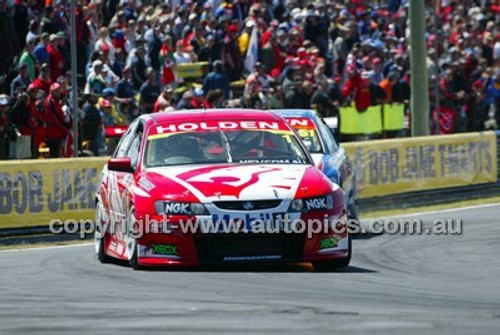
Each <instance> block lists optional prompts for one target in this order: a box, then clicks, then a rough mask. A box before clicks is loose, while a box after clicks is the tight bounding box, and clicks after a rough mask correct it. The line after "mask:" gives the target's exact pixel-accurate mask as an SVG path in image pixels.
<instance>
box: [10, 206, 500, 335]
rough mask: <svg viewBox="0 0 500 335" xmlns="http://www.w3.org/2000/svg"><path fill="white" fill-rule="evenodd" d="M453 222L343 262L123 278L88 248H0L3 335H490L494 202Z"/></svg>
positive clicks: (498, 321) (497, 244) (497, 297)
mask: <svg viewBox="0 0 500 335" xmlns="http://www.w3.org/2000/svg"><path fill="white" fill-rule="evenodd" d="M420 217H421V218H423V219H425V220H426V222H427V223H431V221H430V220H432V219H434V218H438V217H439V218H461V219H463V221H464V229H463V230H464V231H463V234H462V235H454V236H443V235H441V236H434V235H433V236H427V235H424V236H407V235H387V234H384V235H379V236H369V237H367V238H363V239H357V240H355V241H354V257H353V260H352V263H351V267H349V268H348V269H346V270H344V271H340V272H332V273H315V272H312V268H311V267H310V266H308V265H303V264H293V265H282V266H246V267H241V266H240V267H237V268H234V267H232V268H229V267H217V268H196V269H190V270H185V271H133V270H132V269H130V268H127V267H125V266H123V265H117V264H107V265H101V264H99V263H98V262H97V261H96V260H95V259H94V255H93V246H91V245H85V246H74V247H66V248H50V249H32V250H22V251H6V252H0V333H5V334H14V333H16V334H80V333H92V334H111V333H113V334H115V333H121V334H168V333H229V334H234V333H283V334H290V333H298V334H311V333H321V334H332V333H333V334H335V333H342V334H367V333H369V334H405V335H410V334H454V335H456V334H495V335H498V334H500V240H499V237H500V205H494V206H487V207H481V208H474V209H464V210H457V211H447V212H443V213H434V214H427V215H423V216H420Z"/></svg>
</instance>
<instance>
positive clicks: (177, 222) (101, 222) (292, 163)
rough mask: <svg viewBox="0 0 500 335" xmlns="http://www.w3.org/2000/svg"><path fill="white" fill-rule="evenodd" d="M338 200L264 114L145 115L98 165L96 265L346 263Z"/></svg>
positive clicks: (285, 131)
mask: <svg viewBox="0 0 500 335" xmlns="http://www.w3.org/2000/svg"><path fill="white" fill-rule="evenodd" d="M346 213H347V210H346V204H345V201H344V193H343V191H342V189H340V188H339V187H338V186H337V185H335V184H334V183H332V182H331V181H330V180H329V179H328V178H327V177H326V176H325V175H324V174H323V173H322V172H321V171H320V170H318V169H317V168H316V167H314V164H313V161H312V159H311V157H310V155H309V154H308V153H307V150H306V149H305V147H304V145H303V144H302V142H301V141H300V140H299V138H298V137H297V135H296V134H295V132H294V131H293V130H292V128H291V127H290V126H289V125H288V123H287V122H286V121H285V120H284V119H282V118H281V117H280V116H277V115H275V114H273V113H271V112H265V111H252V110H210V111H179V112H169V113H157V114H149V115H143V116H141V117H139V118H137V119H136V120H135V121H134V122H133V123H132V124H131V125H130V127H129V128H128V130H127V131H126V133H125V134H124V135H123V137H122V139H121V141H120V143H119V144H118V146H117V148H116V151H115V153H114V154H113V156H112V157H111V158H110V159H109V161H108V163H107V164H106V165H105V167H104V169H103V171H102V174H101V178H100V182H99V185H98V191H97V194H96V223H97V224H96V231H95V246H96V253H97V257H98V259H99V260H100V261H102V262H106V261H108V260H109V259H110V257H114V258H118V259H122V260H128V261H129V262H130V264H131V265H132V267H134V268H138V267H141V266H161V265H169V266H176V265H189V266H190V265H198V264H205V263H228V262H259V261H261V262H264V261H271V262H278V261H280V262H302V261H303V262H312V263H313V265H314V266H315V267H316V268H317V269H331V268H339V267H346V266H347V265H348V264H349V261H350V258H351V239H350V235H349V234H348V232H347V229H346V228H347V227H346V224H347V215H346Z"/></svg>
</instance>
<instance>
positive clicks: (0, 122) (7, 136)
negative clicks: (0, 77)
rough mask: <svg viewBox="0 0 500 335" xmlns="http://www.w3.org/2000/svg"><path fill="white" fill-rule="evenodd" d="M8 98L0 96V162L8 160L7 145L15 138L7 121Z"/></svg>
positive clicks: (12, 129)
mask: <svg viewBox="0 0 500 335" xmlns="http://www.w3.org/2000/svg"><path fill="white" fill-rule="evenodd" d="M9 109H10V107H9V97H8V96H7V95H5V94H1V95H0V160H2V159H8V158H9V144H10V142H11V141H13V140H14V139H15V137H16V130H15V129H14V127H13V126H12V123H11V122H10V120H9Z"/></svg>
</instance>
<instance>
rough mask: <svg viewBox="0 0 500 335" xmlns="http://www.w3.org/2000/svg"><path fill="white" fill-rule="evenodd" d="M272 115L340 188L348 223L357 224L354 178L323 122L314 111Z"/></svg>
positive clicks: (353, 173)
mask: <svg viewBox="0 0 500 335" xmlns="http://www.w3.org/2000/svg"><path fill="white" fill-rule="evenodd" d="M273 112H275V113H277V114H278V115H280V116H282V117H283V118H285V119H286V120H287V121H288V122H289V123H290V125H291V126H292V127H293V128H295V130H296V131H297V134H298V135H299V137H300V138H301V139H302V141H303V142H304V144H305V146H306V147H307V149H308V151H309V153H310V154H311V156H312V158H313V160H314V164H315V165H316V166H317V167H318V169H320V170H321V171H323V173H324V174H325V175H326V176H327V177H328V178H330V180H332V182H334V183H336V184H338V185H340V186H341V187H342V189H343V190H344V192H345V195H346V202H347V209H348V215H349V219H352V220H355V221H357V220H358V219H359V217H358V205H357V199H356V174H355V171H354V169H353V166H352V163H351V162H350V160H349V157H348V156H347V154H346V152H345V150H344V149H343V148H342V147H341V146H339V145H338V143H337V141H336V140H335V138H334V136H333V134H332V131H331V129H330V128H329V127H328V126H327V124H326V123H325V121H324V120H323V119H322V118H321V117H320V116H319V115H318V114H317V113H316V112H315V111H313V110H300V109H299V110H297V109H283V110H274V111H273Z"/></svg>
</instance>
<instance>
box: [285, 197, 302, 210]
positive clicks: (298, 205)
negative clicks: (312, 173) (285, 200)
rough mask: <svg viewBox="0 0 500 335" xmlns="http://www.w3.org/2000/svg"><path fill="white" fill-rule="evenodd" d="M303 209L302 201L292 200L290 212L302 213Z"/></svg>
mask: <svg viewBox="0 0 500 335" xmlns="http://www.w3.org/2000/svg"><path fill="white" fill-rule="evenodd" d="M303 208H304V201H302V199H294V200H292V203H291V204H290V208H289V209H288V211H289V212H302V209H303Z"/></svg>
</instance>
